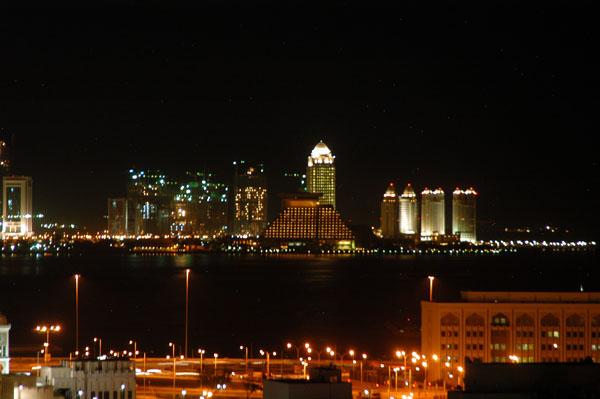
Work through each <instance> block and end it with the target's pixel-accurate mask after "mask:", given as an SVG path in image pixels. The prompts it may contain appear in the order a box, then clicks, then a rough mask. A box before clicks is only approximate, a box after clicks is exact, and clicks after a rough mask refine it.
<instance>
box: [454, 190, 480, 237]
mask: <svg viewBox="0 0 600 399" xmlns="http://www.w3.org/2000/svg"><path fill="white" fill-rule="evenodd" d="M476 197H477V192H476V191H475V190H473V187H471V188H469V189H468V190H461V189H459V188H458V187H457V188H456V190H454V192H453V193H452V234H454V235H457V236H459V237H460V241H466V242H473V243H474V242H476V241H477V237H476V229H475V222H476V218H475V211H476V207H475V199H476Z"/></svg>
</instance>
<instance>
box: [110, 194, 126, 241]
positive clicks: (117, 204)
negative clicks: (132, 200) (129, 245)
mask: <svg viewBox="0 0 600 399" xmlns="http://www.w3.org/2000/svg"><path fill="white" fill-rule="evenodd" d="M108 234H110V235H111V236H120V235H126V234H127V199H126V198H109V199H108Z"/></svg>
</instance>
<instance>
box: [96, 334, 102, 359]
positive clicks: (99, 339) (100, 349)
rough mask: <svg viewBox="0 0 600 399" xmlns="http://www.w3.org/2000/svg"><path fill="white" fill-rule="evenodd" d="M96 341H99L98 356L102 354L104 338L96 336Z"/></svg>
mask: <svg viewBox="0 0 600 399" xmlns="http://www.w3.org/2000/svg"><path fill="white" fill-rule="evenodd" d="M94 342H99V347H98V356H102V339H101V338H94Z"/></svg>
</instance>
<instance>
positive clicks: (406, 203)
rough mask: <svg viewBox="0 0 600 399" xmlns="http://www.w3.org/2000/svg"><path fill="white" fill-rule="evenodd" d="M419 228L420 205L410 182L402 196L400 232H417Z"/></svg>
mask: <svg viewBox="0 0 600 399" xmlns="http://www.w3.org/2000/svg"><path fill="white" fill-rule="evenodd" d="M418 228H419V205H418V202H417V195H416V194H415V190H413V188H412V186H411V185H410V183H408V185H407V186H406V188H405V189H404V191H403V192H402V195H401V196H400V233H401V234H416V233H417V230H418Z"/></svg>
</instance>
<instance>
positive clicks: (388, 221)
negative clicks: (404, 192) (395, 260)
mask: <svg viewBox="0 0 600 399" xmlns="http://www.w3.org/2000/svg"><path fill="white" fill-rule="evenodd" d="M399 213H400V209H399V207H398V196H397V195H396V187H394V183H390V185H389V187H388V188H387V190H386V191H385V194H383V201H381V235H382V236H383V238H396V237H398V216H399Z"/></svg>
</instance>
